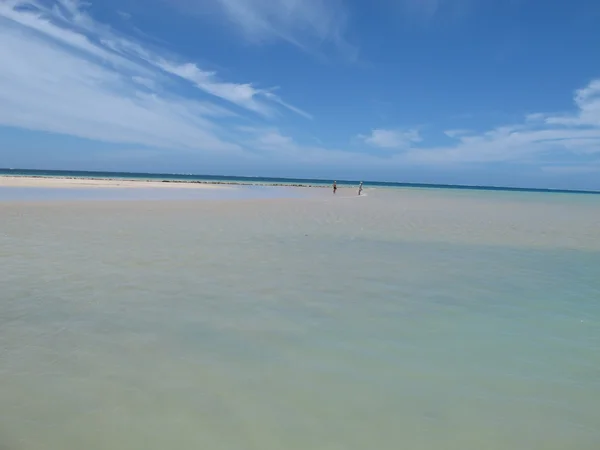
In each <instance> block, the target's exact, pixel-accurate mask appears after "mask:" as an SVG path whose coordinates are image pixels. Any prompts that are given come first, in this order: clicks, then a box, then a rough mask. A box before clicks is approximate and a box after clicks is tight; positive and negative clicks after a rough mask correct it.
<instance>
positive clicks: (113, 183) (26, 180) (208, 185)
mask: <svg viewBox="0 0 600 450" xmlns="http://www.w3.org/2000/svg"><path fill="white" fill-rule="evenodd" d="M235 186H268V187H294V188H296V187H303V188H329V187H330V186H328V185H317V184H298V183H290V184H287V183H258V182H257V183H253V182H244V181H216V180H215V181H213V180H148V179H135V178H100V177H51V176H43V175H0V187H57V188H70V187H79V188H87V187H96V188H97V187H101V188H113V187H118V188H149V187H152V188H169V187H171V188H173V187H175V188H204V189H228V188H233V187H235Z"/></svg>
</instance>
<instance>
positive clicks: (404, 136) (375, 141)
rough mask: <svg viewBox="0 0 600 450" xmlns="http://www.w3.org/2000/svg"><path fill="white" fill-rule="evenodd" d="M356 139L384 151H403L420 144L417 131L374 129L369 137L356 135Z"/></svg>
mask: <svg viewBox="0 0 600 450" xmlns="http://www.w3.org/2000/svg"><path fill="white" fill-rule="evenodd" d="M358 138H359V139H361V140H363V141H364V142H365V143H366V144H368V145H370V146H372V147H378V148H381V149H386V150H405V149H407V148H409V147H411V146H412V145H413V144H415V143H417V142H420V141H421V140H422V139H421V136H420V134H419V131H418V130H414V129H413V130H386V129H382V128H379V129H375V130H372V131H371V134H369V135H358Z"/></svg>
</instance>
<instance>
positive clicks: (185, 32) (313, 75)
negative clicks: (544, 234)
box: [0, 0, 600, 190]
mask: <svg viewBox="0 0 600 450" xmlns="http://www.w3.org/2000/svg"><path fill="white" fill-rule="evenodd" d="M598 49H600V2H598V1H597V0H572V1H569V2H567V1H564V0H543V1H542V0H369V1H367V0H91V1H87V2H84V1H80V0H29V1H26V0H0V61H1V63H0V167H5V168H31V169H66V170H102V171H105V170H109V171H135V172H159V173H195V174H213V175H238V176H274V177H302V178H326V179H354V180H358V179H361V180H377V181H399V182H421V183H449V184H467V185H496V186H521V187H543V188H562V189H597V190H600V56H598V55H599V53H598Z"/></svg>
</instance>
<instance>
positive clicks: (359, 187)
mask: <svg viewBox="0 0 600 450" xmlns="http://www.w3.org/2000/svg"><path fill="white" fill-rule="evenodd" d="M361 193H362V181H361V182H360V184H359V185H358V195H360V194H361Z"/></svg>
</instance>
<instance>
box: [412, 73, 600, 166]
mask: <svg viewBox="0 0 600 450" xmlns="http://www.w3.org/2000/svg"><path fill="white" fill-rule="evenodd" d="M574 104H575V106H576V110H575V112H574V113H570V114H562V115H559V114H547V113H534V114H529V115H527V116H525V117H524V118H523V122H522V123H518V124H512V125H505V126H499V127H496V128H494V129H492V130H489V131H486V132H483V133H474V132H466V131H460V132H457V131H456V130H448V131H446V135H448V136H449V137H452V138H455V139H456V144H454V145H452V146H446V147H434V148H419V149H411V151H410V152H409V153H408V154H407V157H408V158H409V159H410V160H412V161H414V162H420V163H436V164H437V163H464V162H467V163H470V162H480V163H485V162H532V161H535V162H537V163H543V161H544V160H545V159H548V158H551V157H552V158H555V157H557V155H562V157H563V158H564V157H576V156H581V155H600V80H593V81H591V82H590V83H589V84H588V85H587V86H585V87H584V88H582V89H579V90H577V91H576V92H575V94H574Z"/></svg>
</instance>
